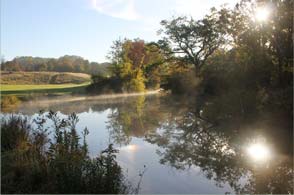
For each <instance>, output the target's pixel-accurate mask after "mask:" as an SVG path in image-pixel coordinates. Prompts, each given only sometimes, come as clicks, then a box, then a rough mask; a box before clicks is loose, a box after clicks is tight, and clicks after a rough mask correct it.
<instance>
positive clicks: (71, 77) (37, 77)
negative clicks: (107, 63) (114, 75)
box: [0, 71, 91, 88]
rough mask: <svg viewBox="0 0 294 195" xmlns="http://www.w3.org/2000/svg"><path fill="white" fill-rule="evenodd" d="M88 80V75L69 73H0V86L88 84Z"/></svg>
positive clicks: (89, 78)
mask: <svg viewBox="0 0 294 195" xmlns="http://www.w3.org/2000/svg"><path fill="white" fill-rule="evenodd" d="M90 80H91V76H90V75H88V74H83V73H71V72H64V73H59V72H9V71H1V77H0V83H1V84H2V85H19V84H22V85H56V84H82V83H85V82H90ZM49 88H51V87H49ZM54 88H55V87H54Z"/></svg>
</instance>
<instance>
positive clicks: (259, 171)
mask: <svg viewBox="0 0 294 195" xmlns="http://www.w3.org/2000/svg"><path fill="white" fill-rule="evenodd" d="M217 103H219V102H217ZM193 105H194V104H193ZM213 105H215V104H213V103H211V102H210V103H207V102H204V101H202V103H201V104H200V105H199V104H198V105H197V109H195V106H194V108H193V106H192V105H191V102H188V101H187V99H176V100H174V99H172V98H171V97H162V98H156V99H152V101H149V100H148V99H147V100H146V99H145V98H144V97H143V96H141V97H137V98H135V99H134V100H132V101H129V103H127V104H122V105H119V106H117V107H116V108H114V109H112V111H111V114H110V115H109V122H108V128H109V131H110V136H111V139H112V141H113V142H115V143H116V144H119V145H127V144H129V143H130V141H131V139H132V137H133V136H134V137H144V139H145V140H146V141H148V142H149V143H152V144H156V145H158V146H159V148H160V149H158V150H157V154H158V155H160V157H161V160H160V163H162V164H166V165H170V166H171V167H174V168H176V169H182V170H185V169H189V168H191V167H199V168H200V169H201V171H202V172H203V173H204V174H205V176H206V177H207V178H208V179H212V180H214V181H215V182H216V185H218V186H222V185H223V184H225V183H228V184H229V185H230V186H231V187H232V188H233V189H234V190H235V191H236V192H237V193H291V192H293V169H292V166H293V163H292V155H291V154H292V153H291V151H292V149H289V152H288V153H281V152H280V151H279V150H278V149H277V148H280V146H278V145H275V144H280V143H282V142H279V141H277V142H276V143H268V144H267V145H266V146H271V147H269V148H262V147H261V145H258V144H259V143H255V148H254V147H253V148H252V143H254V142H256V140H259V139H257V137H258V136H257V135H260V136H259V137H258V138H260V137H262V140H263V141H264V142H267V141H268V142H270V141H273V140H275V139H272V138H271V137H269V136H270V135H272V134H271V133H268V134H265V135H263V134H264V132H265V131H264V130H263V129H262V128H261V125H260V124H259V123H258V125H256V123H254V122H253V120H251V119H250V120H248V117H244V114H243V116H239V115H238V114H228V112H225V111H223V109H219V107H220V106H215V107H214V106H213ZM214 108H215V109H214ZM223 108H224V107H223ZM234 109H235V108H234ZM219 110H221V111H222V112H219ZM252 115H253V114H252ZM211 116H213V117H211ZM228 116H229V117H228ZM242 117H244V118H246V120H243V118H242ZM254 117H255V115H254ZM251 118H252V117H251ZM255 120H256V121H258V120H257V119H255ZM286 132H289V131H286ZM285 136H286V137H287V136H289V135H287V134H285V135H284V136H281V137H285ZM250 144H251V145H250ZM256 144H257V145H256ZM256 146H258V147H256ZM250 147H251V149H250ZM248 148H249V150H251V156H250V154H249V153H248ZM263 150H264V151H263ZM265 151H267V152H265ZM263 152H265V153H264V154H263ZM254 153H256V155H258V156H259V157H258V158H262V155H264V157H266V158H267V157H268V156H266V154H268V155H270V159H265V160H261V161H258V162H257V161H256V159H255V160H254V159H253V158H252V155H253V154H254Z"/></svg>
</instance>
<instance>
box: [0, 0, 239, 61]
mask: <svg viewBox="0 0 294 195" xmlns="http://www.w3.org/2000/svg"><path fill="white" fill-rule="evenodd" d="M224 3H227V4H228V5H229V6H233V5H234V4H235V3H236V0H1V56H4V58H5V60H11V59H12V58H14V57H16V56H39V57H60V56H63V55H65V54H68V55H79V56H82V57H84V58H86V59H88V60H90V61H96V62H103V61H106V58H105V56H106V55H107V53H108V52H109V48H110V46H111V44H112V42H113V41H114V40H116V39H118V38H119V37H121V38H124V37H127V38H130V39H133V38H141V39H144V40H147V41H156V40H158V38H159V36H158V35H157V34H156V32H157V31H158V30H159V29H160V25H159V22H160V21H161V20H163V19H168V18H171V17H172V16H173V15H191V16H193V17H194V18H201V17H202V16H203V15H205V14H206V13H207V12H208V11H209V9H210V8H211V7H213V6H215V7H218V6H220V5H222V4H224Z"/></svg>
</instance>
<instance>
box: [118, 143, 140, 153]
mask: <svg viewBox="0 0 294 195" xmlns="http://www.w3.org/2000/svg"><path fill="white" fill-rule="evenodd" d="M137 149H138V146H137V145H135V144H130V145H128V146H125V147H123V148H121V150H125V151H128V152H135V151H136V150H137Z"/></svg>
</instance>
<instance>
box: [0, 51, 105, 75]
mask: <svg viewBox="0 0 294 195" xmlns="http://www.w3.org/2000/svg"><path fill="white" fill-rule="evenodd" d="M108 66H109V63H97V62H89V61H88V60H86V59H84V58H82V57H80V56H69V55H65V56H62V57H60V58H57V59H56V58H41V57H30V56H24V57H16V58H14V59H13V60H11V61H6V62H2V63H1V70H3V71H28V72H35V71H49V72H77V73H89V74H95V75H107V71H108V68H107V67H108Z"/></svg>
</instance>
